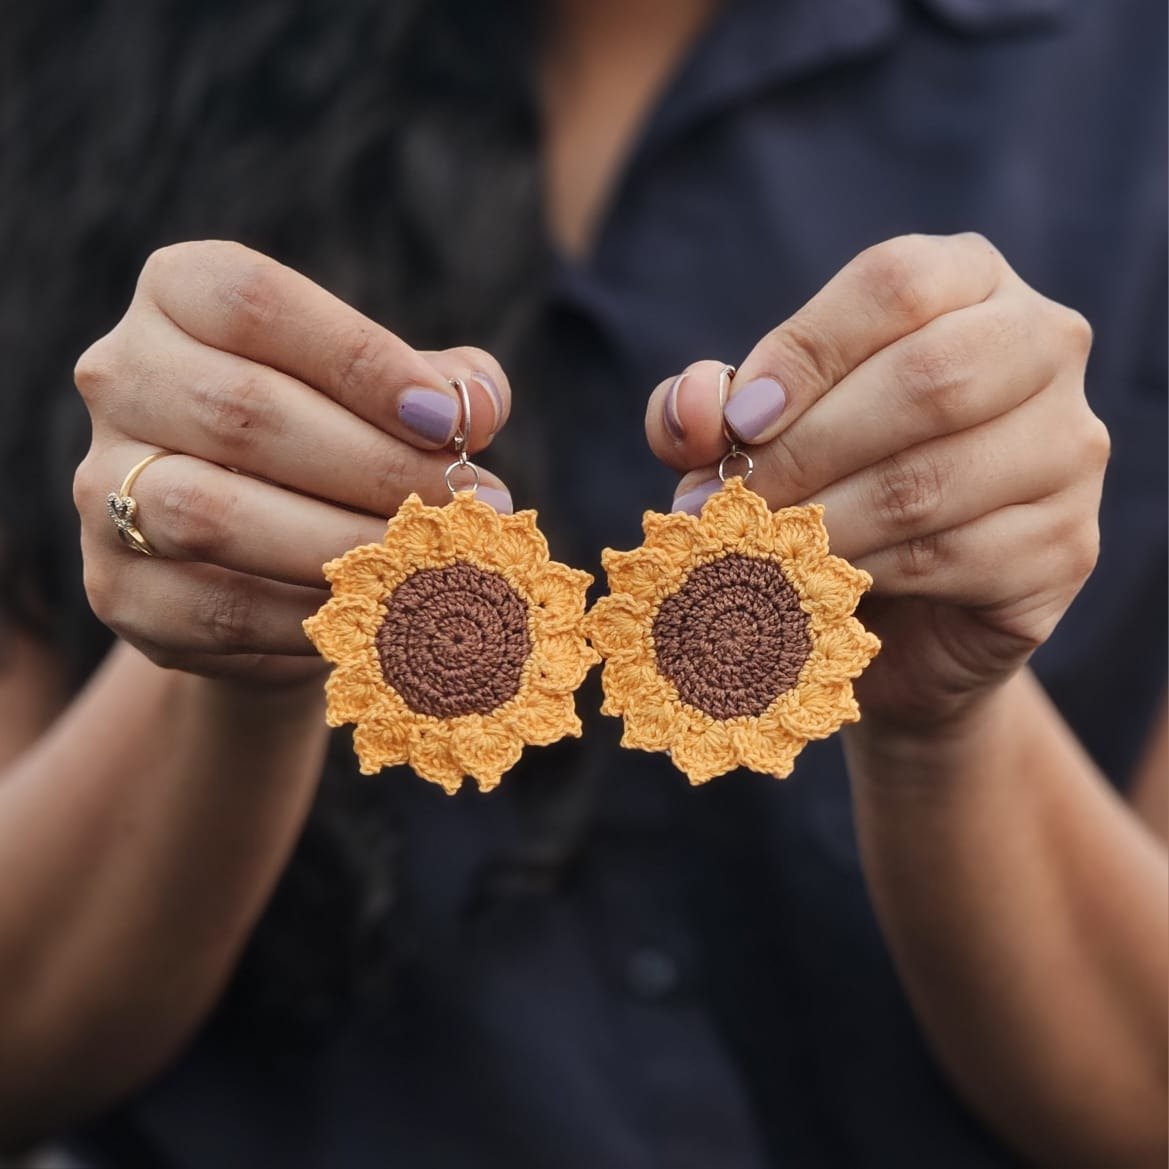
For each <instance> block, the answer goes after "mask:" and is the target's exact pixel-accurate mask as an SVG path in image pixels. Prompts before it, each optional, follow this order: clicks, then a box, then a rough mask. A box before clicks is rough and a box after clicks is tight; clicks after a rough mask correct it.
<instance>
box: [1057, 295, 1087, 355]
mask: <svg viewBox="0 0 1169 1169" xmlns="http://www.w3.org/2000/svg"><path fill="white" fill-rule="evenodd" d="M1056 323H1057V328H1058V331H1059V337H1060V340H1061V343H1062V347H1063V348H1064V349H1066V350H1068V351H1069V352H1071V353H1074V354H1075V355H1076V357H1077V358H1079V359H1081V360H1083V361H1086V360H1087V358H1088V354H1089V353H1090V352H1091V349H1092V339H1093V333H1092V326H1091V324H1090V323H1089V321H1088V318H1087V317H1086V316H1084V314H1083V313H1081V312H1077V311H1076V310H1075V309H1073V308H1067V307H1066V306H1065V305H1057V306H1056Z"/></svg>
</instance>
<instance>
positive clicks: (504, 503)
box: [475, 484, 515, 515]
mask: <svg viewBox="0 0 1169 1169" xmlns="http://www.w3.org/2000/svg"><path fill="white" fill-rule="evenodd" d="M475 498H476V499H478V500H479V501H480V502H482V503H485V504H487V505H488V506H489V507H493V508H495V510H496V511H497V512H499V513H500V515H511V513H512V512H513V511H514V510H515V505H514V504H513V503H512V501H511V495H510V494H509V493H508V492H507V491H504V490H501V489H500V488H498V487H488V486H487V485H486V484H484V485H483V486H482V487H480V488H479V490H478V491H476V492H475Z"/></svg>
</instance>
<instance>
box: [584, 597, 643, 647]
mask: <svg viewBox="0 0 1169 1169" xmlns="http://www.w3.org/2000/svg"><path fill="white" fill-rule="evenodd" d="M651 613H652V610H651V607H650V605H649V603H648V602H647V601H639V600H636V599H634V598H633V597H631V596H629V595H628V593H612V594H610V595H609V596H607V597H601V598H600V600H598V601H597V603H596V604H595V605H594V606H593V607H592V608H591V609H590V610H589V612H588V616H587V617H586V618H585V634H586V636H587V637H588V638H589V640H590V641H591V642H592V643H593V645H594V646H595V647H596V648H597V649H598V650H599V651H600V653H601V654H602V655H603V656H604V657H607V658H610V657H614V656H616V655H617V654H626V655H628V654H637V655H639V656H641V657H643V658H644V657H648V655H649V654H651V653H652V652H653V650H652V648H651V646H650V630H651V628H652V626H651Z"/></svg>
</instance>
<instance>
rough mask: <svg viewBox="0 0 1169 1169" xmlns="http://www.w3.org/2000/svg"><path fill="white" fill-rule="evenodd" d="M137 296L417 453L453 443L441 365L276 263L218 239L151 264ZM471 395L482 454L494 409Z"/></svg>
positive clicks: (451, 395) (455, 406)
mask: <svg viewBox="0 0 1169 1169" xmlns="http://www.w3.org/2000/svg"><path fill="white" fill-rule="evenodd" d="M138 288H139V293H140V294H141V295H143V296H145V297H147V298H149V300H150V301H151V302H152V303H153V304H154V305H155V306H157V308H158V309H159V310H160V311H161V312H162V313H164V314H165V315H166V316H167V317H169V318H170V320H172V321H173V322H174V323H175V325H177V326H178V327H179V328H180V329H182V330H183V332H185V333H187V334H188V335H189V336H191V337H194V338H195V339H196V340H198V341H201V342H202V343H203V344H205V345H209V346H211V347H213V348H215V349H220V350H224V351H226V352H229V353H234V354H236V355H238V356H240V357H246V358H248V359H249V360H251V361H255V362H258V363H259V364H261V365H266V366H269V367H271V368H272V369H276V370H279V371H280V372H282V373H286V374H289V375H290V376H292V377H294V378H297V379H298V380H300V381H302V382H305V383H307V384H308V385H310V386H312V387H314V388H315V389H317V390H319V391H321V392H322V393H324V394H326V395H328V396H329V397H330V398H333V399H334V400H335V401H337V402H339V403H340V404H341V405H342V406H344V407H345V408H346V409H347V410H350V411H351V412H352V413H354V414H356V415H358V416H359V417H361V418H364V419H365V420H366V421H367V422H372V423H373V424H374V425H375V426H377V427H379V428H380V429H382V430H384V431H387V432H388V433H390V434H393V435H394V436H395V437H397V438H400V439H402V440H403V441H404V442H408V443H410V444H411V445H412V446H416V447H421V448H423V449H427V448H430V449H433V448H438V447H444V446H446V445H447V444H449V443H450V441H451V439H452V438H453V437H454V434H455V431H456V429H457V428H458V425H459V419H460V413H461V407H460V403H459V398H458V395H457V394H456V393H455V391H454V389H453V388H452V387H451V385H450V384H449V382H448V381H447V379H446V378H445V377H444V376H443V375H442V374H441V373H440V372H439V371H438V370H437V369H436V368H435V367H434V366H433V365H431V364H430V363H429V362H428V361H426V359H425V358H423V357H422V355H421V354H419V353H417V352H416V351H415V350H414V349H412V348H411V347H410V346H409V345H407V344H406V343H405V342H404V341H403V340H402V339H401V338H400V337H396V336H395V335H394V334H393V333H391V332H390V331H389V330H388V329H385V328H383V327H382V326H381V325H379V324H378V323H377V322H376V321H372V320H370V318H369V317H367V316H365V315H364V314H362V313H360V312H358V311H357V310H356V309H355V308H353V307H352V306H350V305H347V304H346V303H345V302H344V301H342V300H340V299H339V298H338V297H336V296H334V295H333V294H332V293H330V292H327V291H326V290H325V289H324V288H321V287H320V286H319V285H317V284H314V283H313V281H311V280H309V279H308V277H306V276H302V275H301V274H300V273H299V272H296V271H294V270H293V269H291V268H287V267H285V266H284V265H283V264H280V263H278V262H277V261H276V260H273V259H271V258H270V257H268V256H264V255H261V254H260V253H259V252H254V251H252V250H251V249H250V248H246V247H244V246H243V245H241V244H236V243H229V242H225V241H220V240H205V241H200V242H195V243H184V244H175V245H173V246H171V247H167V248H162V249H160V250H159V251H157V252H155V253H154V254H153V255H152V256H151V257H150V259H149V260H148V261H147V263H146V265H145V267H144V268H143V270H142V276H141V278H140V280H139V285H138ZM468 388H469V390H470V392H471V394H472V396H473V397H476V398H477V400H476V401H474V402H473V403H472V411H471V414H472V425H473V428H474V430H475V431H476V432H481V433H475V434H474V435H473V436H472V445H473V446H479V445H482V444H483V442H485V441H486V439H487V437H488V436H489V433H490V428H491V421H490V420H491V419H492V418H493V417H494V414H495V410H494V406H493V403H492V402H491V401H490V399H489V398H488V397H487V395H486V393H485V391H483V390H482V389H481V388H480V387H478V386H476V385H471V386H469V387H468ZM476 407H477V408H476Z"/></svg>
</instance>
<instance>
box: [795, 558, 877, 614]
mask: <svg viewBox="0 0 1169 1169" xmlns="http://www.w3.org/2000/svg"><path fill="white" fill-rule="evenodd" d="M784 575H785V576H786V577H787V578H788V580H789V581H791V583H792V585H793V586H794V587H795V588H796V589H797V591H798V592H799V594H800V602H801V604H802V606H803V609H804V612H806V613H808V614H810V615H811V616H812V618H813V619H814V620H816V621H818V622H819V623H820V625H821V626H824V625H827V624H830V623H834V622H838V621H841V620H842V619H844V618H846V617H848V616H849V615H850V614H851V613H852V611H853V610H854V609H855V608H856V606H857V602H858V601H859V600H860V599H861V597H862V596H863V595H864V592H865V590H866V589H868V588H871V587H872V583H873V578H872V577H871V576H869V574H868V573H867V572H865V571H863V570H862V569H859V568H854V567H853V566H852V565H851V564H849V563H848V561H847V560H842V559H841V558H840V557H839V556H824V557H819V556H816V555H814V554H804V555H801V556H798V557H796V558H794V559H791V560H787V561H785V562H784Z"/></svg>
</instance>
